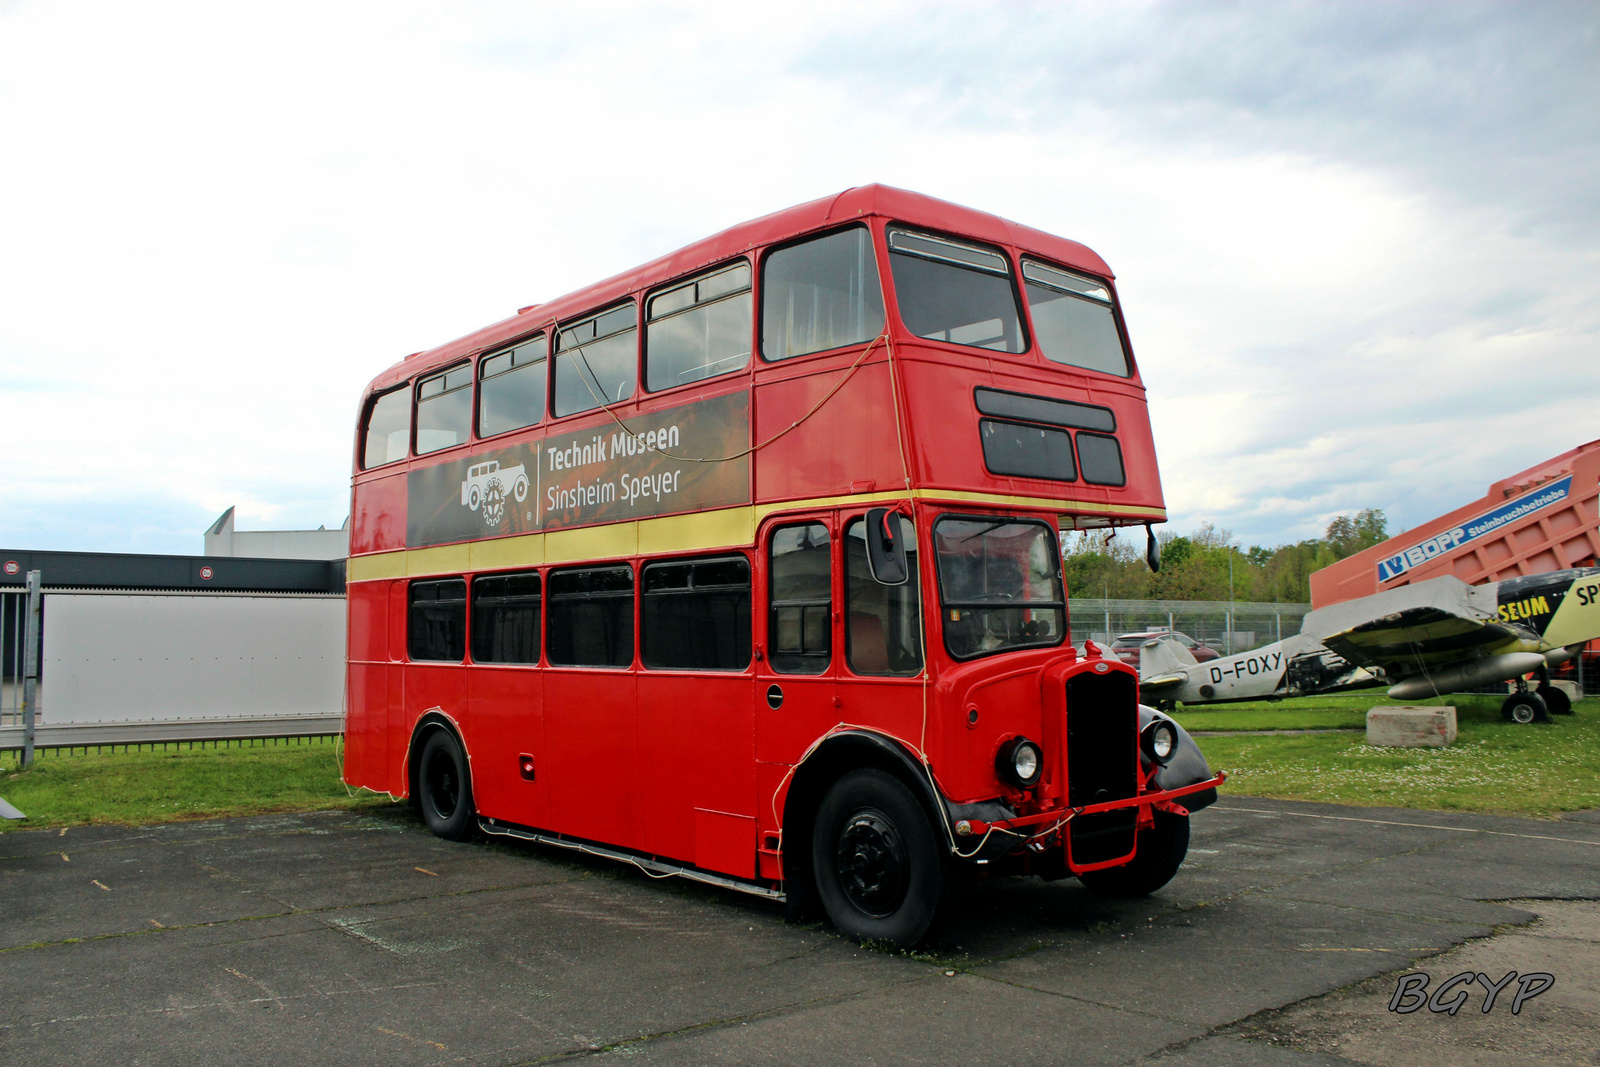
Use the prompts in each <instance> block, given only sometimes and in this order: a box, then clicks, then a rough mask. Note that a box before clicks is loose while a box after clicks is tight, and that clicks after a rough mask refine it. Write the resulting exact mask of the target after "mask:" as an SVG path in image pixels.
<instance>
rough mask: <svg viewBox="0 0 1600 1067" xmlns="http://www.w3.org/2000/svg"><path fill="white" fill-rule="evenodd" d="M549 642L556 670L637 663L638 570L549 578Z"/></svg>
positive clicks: (590, 571) (589, 571) (565, 573)
mask: <svg viewBox="0 0 1600 1067" xmlns="http://www.w3.org/2000/svg"><path fill="white" fill-rule="evenodd" d="M549 600H550V608H549V612H550V623H549V634H548V636H547V637H546V638H545V643H546V646H547V648H546V651H547V654H548V655H549V658H550V663H551V664H552V665H553V666H557V667H626V666H629V665H630V664H632V663H633V569H632V568H631V567H595V568H592V569H587V570H570V571H554V572H552V573H551V575H550V595H549Z"/></svg>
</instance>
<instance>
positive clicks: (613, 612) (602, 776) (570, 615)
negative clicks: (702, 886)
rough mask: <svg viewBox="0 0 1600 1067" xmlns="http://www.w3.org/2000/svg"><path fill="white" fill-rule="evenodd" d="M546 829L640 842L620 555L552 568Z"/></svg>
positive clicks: (626, 579)
mask: <svg viewBox="0 0 1600 1067" xmlns="http://www.w3.org/2000/svg"><path fill="white" fill-rule="evenodd" d="M544 600H545V609H546V611H545V613H546V617H547V621H546V623H545V658H546V660H547V662H548V663H549V667H547V668H546V669H545V671H544V707H543V713H544V714H543V719H544V746H545V747H544V751H543V752H542V753H536V754H535V756H536V759H542V760H543V762H542V764H541V765H539V766H538V767H537V770H536V773H537V774H539V775H540V776H541V777H543V778H544V780H545V785H546V789H547V792H546V794H545V795H546V796H547V797H548V799H549V812H550V823H549V827H548V828H549V829H551V830H555V831H557V832H558V833H563V834H571V835H573V836H575V837H584V838H588V839H590V840H593V841H604V842H605V843H607V844H611V845H620V846H622V847H624V848H639V847H640V846H641V844H642V841H641V837H640V833H639V825H640V822H641V820H640V818H639V807H640V803H641V800H642V799H643V798H642V797H641V796H640V793H639V787H638V771H639V748H638V741H639V738H638V722H637V718H636V712H637V703H638V691H637V687H636V684H635V681H636V679H637V677H638V672H637V671H636V670H635V668H634V657H633V650H634V617H635V612H634V573H633V568H632V567H631V566H629V565H628V564H626V563H614V564H606V565H596V566H589V567H571V568H565V569H562V570H553V571H551V572H550V574H549V576H548V579H547V585H546V588H545V592H544Z"/></svg>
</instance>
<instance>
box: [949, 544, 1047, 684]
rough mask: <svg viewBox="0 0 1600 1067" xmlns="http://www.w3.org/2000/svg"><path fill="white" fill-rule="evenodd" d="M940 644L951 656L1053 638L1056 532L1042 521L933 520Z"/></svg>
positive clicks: (1041, 642) (961, 656)
mask: <svg viewBox="0 0 1600 1067" xmlns="http://www.w3.org/2000/svg"><path fill="white" fill-rule="evenodd" d="M933 543H934V549H935V551H936V552H937V554H938V560H939V591H940V596H941V598H942V599H941V601H940V604H941V608H942V611H943V615H944V644H945V648H947V649H949V651H950V655H952V656H954V657H955V658H956V659H966V658H968V657H971V656H979V655H983V654H984V653H987V652H1003V651H1005V650H1007V649H1012V648H1037V647H1040V646H1048V645H1058V644H1060V643H1061V641H1062V638H1063V637H1064V635H1065V634H1066V630H1067V611H1066V607H1067V605H1066V596H1065V595H1064V593H1063V592H1062V587H1061V567H1060V565H1059V564H1058V563H1057V558H1056V549H1055V543H1056V542H1055V532H1054V531H1053V530H1051V529H1050V527H1049V526H1047V525H1045V524H1044V523H1042V522H1035V521H1031V520H1027V519H1004V518H990V519H986V518H966V517H963V518H943V519H940V520H939V521H938V523H937V524H935V526H934V528H933Z"/></svg>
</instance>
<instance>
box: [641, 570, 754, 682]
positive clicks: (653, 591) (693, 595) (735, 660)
mask: <svg viewBox="0 0 1600 1067" xmlns="http://www.w3.org/2000/svg"><path fill="white" fill-rule="evenodd" d="M643 583H644V594H643V597H642V598H641V600H640V605H639V619H640V633H639V638H640V640H639V651H640V655H641V657H642V658H643V660H644V665H645V666H646V667H658V668H667V669H678V670H724V671H739V670H743V669H744V668H745V667H747V666H749V664H750V562H749V561H748V560H747V559H745V558H744V557H743V556H733V557H728V558H725V559H713V560H701V561H696V562H693V563H655V564H651V565H650V566H647V567H645V569H644V574H643Z"/></svg>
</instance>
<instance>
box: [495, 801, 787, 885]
mask: <svg viewBox="0 0 1600 1067" xmlns="http://www.w3.org/2000/svg"><path fill="white" fill-rule="evenodd" d="M478 829H480V830H482V831H483V832H484V833H486V834H493V835H495V836H497V837H515V838H517V839H519V840H522V841H534V842H537V843H539V844H541V845H555V846H556V847H557V848H566V849H571V850H572V851H574V852H582V853H585V854H587V855H590V856H599V857H601V858H603V859H608V860H617V861H619V862H621V863H631V864H633V865H634V866H635V867H637V868H639V869H640V870H641V871H643V872H644V873H645V874H648V875H649V876H650V877H652V878H687V879H689V880H690V881H692V882H704V883H706V884H707V885H714V886H720V887H722V888H723V889H736V890H738V891H739V892H741V893H749V894H750V895H751V896H757V897H762V898H764V899H766V900H775V901H777V902H779V903H780V904H781V903H783V902H784V901H785V900H787V899H788V896H787V894H785V893H784V892H783V891H782V890H779V889H768V888H767V887H766V886H760V885H754V884H752V883H750V882H742V881H740V880H739V879H737V878H729V877H728V876H727V875H722V874H712V873H711V872H710V871H701V870H696V869H695V868H693V867H683V866H680V865H678V864H676V863H666V862H663V861H662V860H658V859H651V858H648V857H645V856H636V855H634V854H633V853H631V852H623V851H621V850H619V849H614V848H607V847H606V846H604V845H591V844H589V843H588V842H587V841H577V840H574V839H573V838H570V837H561V836H559V835H557V834H547V833H541V832H540V831H538V830H530V829H528V828H527V827H524V826H516V825H513V824H511V823H505V822H497V821H495V820H494V819H483V818H480V819H479V820H478Z"/></svg>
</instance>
